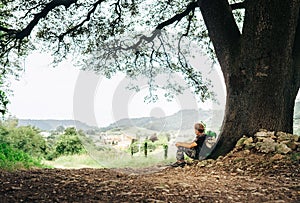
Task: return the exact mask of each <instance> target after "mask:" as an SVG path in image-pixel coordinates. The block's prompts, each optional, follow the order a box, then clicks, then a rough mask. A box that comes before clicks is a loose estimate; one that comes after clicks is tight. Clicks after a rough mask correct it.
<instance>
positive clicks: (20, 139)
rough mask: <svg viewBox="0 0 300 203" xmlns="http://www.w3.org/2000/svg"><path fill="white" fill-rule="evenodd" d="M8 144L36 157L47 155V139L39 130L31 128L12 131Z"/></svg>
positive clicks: (19, 128) (24, 127)
mask: <svg viewBox="0 0 300 203" xmlns="http://www.w3.org/2000/svg"><path fill="white" fill-rule="evenodd" d="M7 143H9V144H10V145H11V146H13V147H14V148H16V149H20V150H22V151H24V152H26V153H28V154H30V155H31V156H34V157H44V156H45V155H46V154H47V144H46V141H45V139H44V138H43V137H42V135H40V134H39V131H38V130H37V129H35V128H34V127H31V126H21V127H18V128H13V129H10V131H9V135H8V137H7Z"/></svg>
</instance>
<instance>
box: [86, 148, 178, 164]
mask: <svg viewBox="0 0 300 203" xmlns="http://www.w3.org/2000/svg"><path fill="white" fill-rule="evenodd" d="M91 156H92V157H93V158H94V159H95V160H96V161H97V162H98V163H100V164H101V165H103V166H104V167H105V168H127V167H130V168H142V167H149V166H154V165H159V164H166V163H170V162H174V161H175V159H174V158H168V159H164V152H163V149H156V150H155V151H154V152H148V155H147V157H145V155H144V152H141V153H135V154H134V155H133V156H131V155H130V154H129V153H126V152H123V151H113V150H112V151H93V152H91Z"/></svg>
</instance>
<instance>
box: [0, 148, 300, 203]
mask: <svg viewBox="0 0 300 203" xmlns="http://www.w3.org/2000/svg"><path fill="white" fill-rule="evenodd" d="M245 157H246V158H245ZM269 158H270V157H266V156H262V155H249V154H248V156H245V154H243V152H241V154H235V155H234V156H232V155H231V156H229V157H225V158H223V160H218V161H204V162H199V163H193V164H192V165H191V166H186V167H184V168H175V169H174V168H165V167H162V166H155V167H151V168H145V169H130V168H127V169H88V168H85V169H35V170H24V171H16V172H4V171H2V172H0V202H1V203H2V202H60V203H61V202H272V203H273V202H275V203H276V202H277V203H280V202H300V177H299V170H300V168H299V163H295V162H291V161H288V160H285V159H284V158H282V159H280V160H276V161H268V160H270V159H269Z"/></svg>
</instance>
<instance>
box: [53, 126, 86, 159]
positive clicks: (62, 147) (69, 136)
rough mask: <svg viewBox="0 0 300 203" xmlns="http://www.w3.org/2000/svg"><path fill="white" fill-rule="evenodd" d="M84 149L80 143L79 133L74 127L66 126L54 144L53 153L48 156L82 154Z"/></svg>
mask: <svg viewBox="0 0 300 203" xmlns="http://www.w3.org/2000/svg"><path fill="white" fill-rule="evenodd" d="M81 136H82V135H81ZM85 152H86V150H85V148H84V146H83V145H82V143H81V141H80V139H79V134H78V132H77V131H76V129H75V128H67V129H66V130H65V133H64V134H63V135H60V136H59V138H58V140H57V142H56V143H55V146H54V155H52V156H53V157H50V158H55V156H60V155H73V154H82V153H85Z"/></svg>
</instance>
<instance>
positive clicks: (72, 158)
mask: <svg viewBox="0 0 300 203" xmlns="http://www.w3.org/2000/svg"><path fill="white" fill-rule="evenodd" d="M43 163H44V164H47V165H50V166H52V167H54V168H74V169H76V168H103V166H101V165H100V164H99V163H97V161H95V160H94V159H93V158H92V157H91V156H89V155H88V154H75V155H65V156H60V157H58V158H56V159H54V160H53V161H44V162H43Z"/></svg>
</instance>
